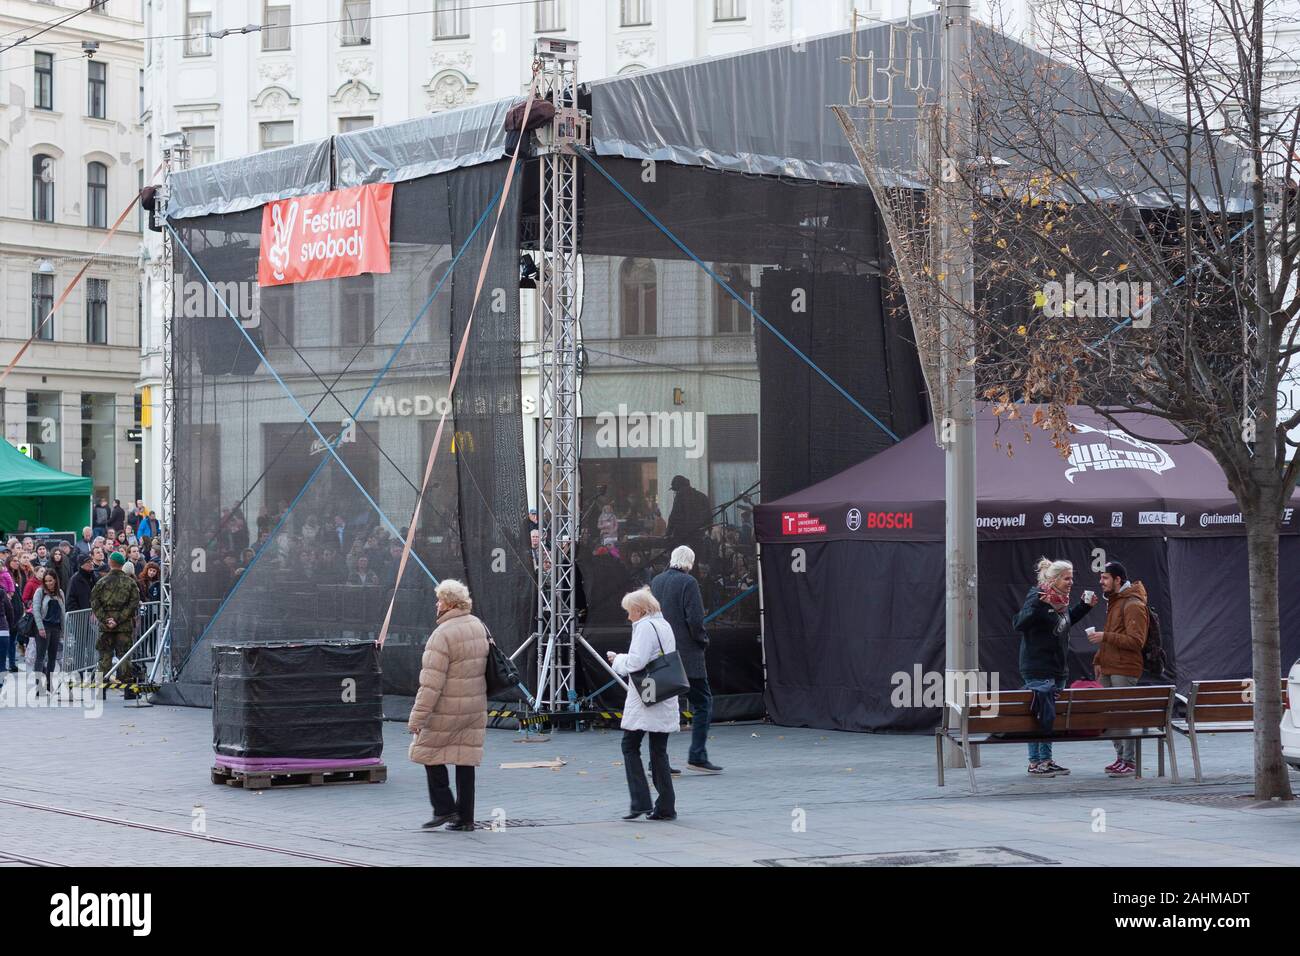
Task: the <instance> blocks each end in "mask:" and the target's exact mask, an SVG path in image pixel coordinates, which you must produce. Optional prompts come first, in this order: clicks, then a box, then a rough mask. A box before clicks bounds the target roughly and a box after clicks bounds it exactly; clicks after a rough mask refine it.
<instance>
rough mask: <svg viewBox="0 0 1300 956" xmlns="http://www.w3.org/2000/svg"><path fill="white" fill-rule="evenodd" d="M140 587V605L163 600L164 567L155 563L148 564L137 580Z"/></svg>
mask: <svg viewBox="0 0 1300 956" xmlns="http://www.w3.org/2000/svg"><path fill="white" fill-rule="evenodd" d="M137 583H138V584H139V586H140V603H142V604H148V603H150V602H153V601H161V600H162V566H161V565H159V564H157V563H156V562H154V561H150V562H149V563H148V564H146V565H145V566H144V568H143V570H141V571H140V576H139V578H137Z"/></svg>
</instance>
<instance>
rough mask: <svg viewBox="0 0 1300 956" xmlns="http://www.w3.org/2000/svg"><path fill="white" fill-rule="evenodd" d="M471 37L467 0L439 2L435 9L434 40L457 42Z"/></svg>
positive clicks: (438, 0)
mask: <svg viewBox="0 0 1300 956" xmlns="http://www.w3.org/2000/svg"><path fill="white" fill-rule="evenodd" d="M467 36H469V16H468V12H467V11H466V9H465V0H437V3H435V4H434V7H433V38H434V39H435V40H457V39H462V38H464V37H467Z"/></svg>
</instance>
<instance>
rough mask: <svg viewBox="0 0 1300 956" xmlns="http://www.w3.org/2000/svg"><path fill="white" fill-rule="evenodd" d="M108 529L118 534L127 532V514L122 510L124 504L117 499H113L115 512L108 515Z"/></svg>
mask: <svg viewBox="0 0 1300 956" xmlns="http://www.w3.org/2000/svg"><path fill="white" fill-rule="evenodd" d="M108 528H109V530H110V531H116V532H121V531H125V530H126V512H125V511H123V510H122V502H121V501H120V500H119V499H117V498H114V499H113V510H112V511H110V512H109V513H108Z"/></svg>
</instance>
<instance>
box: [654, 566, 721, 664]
mask: <svg viewBox="0 0 1300 956" xmlns="http://www.w3.org/2000/svg"><path fill="white" fill-rule="evenodd" d="M650 593H651V594H653V595H654V596H655V600H656V601H658V602H659V607H660V608H661V609H662V610H663V613H664V620H665V621H667V622H668V623H669V624H671V625H672V628H673V639H674V640H675V641H676V642H677V654H678V656H679V657H681V659H682V666H683V667H685V668H686V676H687V677H706V676H708V672H707V670H706V669H705V666H704V652H705V651H706V650H707V649H708V647H709V635H708V633H707V632H706V631H705V630H704V601H703V599H702V598H701V597H700V584H699V582H698V581H696V580H695V578H694V577H692V576H691V575H690V574H688V573H687V572H685V571H681V570H678V569H677V568H669V569H668V570H667V571H665V572H663V573H662V574H659V575H656V576H655V579H654V580H653V581H651V582H650Z"/></svg>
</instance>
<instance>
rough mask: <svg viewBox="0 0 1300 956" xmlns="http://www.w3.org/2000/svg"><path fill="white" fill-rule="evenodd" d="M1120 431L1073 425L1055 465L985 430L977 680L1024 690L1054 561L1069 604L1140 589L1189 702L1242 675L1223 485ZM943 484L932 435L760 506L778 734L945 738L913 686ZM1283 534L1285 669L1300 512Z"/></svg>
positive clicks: (1239, 576)
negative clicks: (1068, 578)
mask: <svg viewBox="0 0 1300 956" xmlns="http://www.w3.org/2000/svg"><path fill="white" fill-rule="evenodd" d="M1116 418H1117V420H1118V421H1120V422H1122V423H1123V425H1124V430H1123V431H1120V430H1117V429H1115V428H1114V426H1112V425H1111V424H1108V423H1107V422H1106V420H1105V419H1103V418H1102V417H1101V416H1099V415H1097V414H1096V413H1095V412H1091V411H1089V410H1087V409H1083V408H1075V409H1072V410H1071V414H1070V421H1071V423H1072V424H1073V425H1074V426H1075V428H1076V429H1077V432H1076V434H1074V435H1073V436H1072V443H1071V448H1070V452H1069V457H1068V458H1063V457H1062V455H1061V452H1060V451H1059V450H1058V449H1057V448H1056V447H1055V446H1054V445H1053V444H1052V442H1051V440H1050V436H1049V435H1048V434H1047V433H1046V432H1043V431H1041V430H1038V429H1036V428H1034V427H1032V426H1030V427H1028V429H1027V430H1026V427H1025V425H1024V422H1023V421H1021V420H1016V421H1003V422H1000V423H999V421H998V419H997V418H996V417H995V416H993V415H992V413H991V412H988V411H987V410H986V411H984V412H982V413H981V414H980V417H979V419H978V423H977V431H978V459H977V479H976V480H977V495H978V503H979V517H978V522H979V531H978V534H979V568H978V573H979V642H980V644H979V649H980V669H981V670H982V671H984V672H986V673H987V674H988V675H989V678H988V679H989V681H990V682H991V681H992V680H993V675H997V681H998V684H997V686H999V687H1001V688H1003V689H1009V688H1014V687H1019V686H1020V683H1021V681H1020V677H1019V674H1018V671H1017V655H1018V651H1019V646H1020V636H1019V634H1017V633H1016V632H1015V631H1013V630H1012V629H1011V618H1012V615H1014V614H1015V612H1016V611H1017V610H1019V608H1020V605H1021V603H1022V602H1023V600H1024V597H1025V594H1026V592H1027V591H1028V589H1029V587H1030V586H1031V585H1032V583H1033V581H1034V577H1033V570H1034V566H1035V564H1036V563H1037V561H1038V559H1039V558H1040V557H1044V556H1045V557H1048V558H1052V559H1058V558H1064V559H1067V560H1070V561H1072V562H1073V563H1074V566H1075V579H1074V580H1075V592H1074V597H1075V599H1076V600H1077V599H1078V596H1079V594H1080V593H1081V592H1082V591H1083V590H1084V589H1086V588H1091V589H1092V590H1094V591H1096V592H1098V593H1100V591H1101V588H1100V586H1099V585H1098V583H1097V572H1098V570H1099V567H1100V564H1099V562H1104V561H1105V560H1118V561H1120V562H1122V563H1123V564H1124V565H1125V567H1126V568H1127V570H1128V572H1129V576H1130V577H1131V578H1133V579H1134V580H1140V581H1142V582H1143V583H1144V584H1145V586H1146V588H1147V593H1148V595H1149V597H1150V602H1151V606H1152V607H1153V608H1154V609H1155V611H1156V613H1157V614H1158V615H1159V616H1160V619H1161V622H1162V625H1163V631H1162V632H1163V635H1164V638H1163V639H1164V646H1165V648H1166V651H1167V654H1168V657H1169V663H1170V665H1171V667H1172V669H1173V676H1174V677H1175V679H1176V681H1177V683H1178V684H1179V685H1180V686H1182V687H1184V688H1186V686H1187V684H1188V683H1189V682H1190V681H1192V680H1198V679H1211V678H1240V677H1249V676H1250V672H1251V666H1250V665H1251V646H1250V619H1249V604H1248V602H1249V589H1248V587H1247V571H1246V568H1247V564H1246V539H1245V536H1244V533H1243V530H1242V525H1241V515H1240V513H1239V509H1238V508H1237V507H1236V504H1235V501H1234V499H1233V497H1232V494H1231V493H1230V492H1229V491H1228V488H1227V484H1226V482H1225V480H1224V478H1223V473H1222V471H1221V470H1220V469H1219V467H1218V465H1217V464H1216V463H1215V462H1214V460H1213V458H1211V457H1210V455H1209V453H1208V452H1206V451H1205V450H1204V449H1202V448H1200V447H1199V446H1196V445H1192V444H1187V443H1185V439H1184V437H1183V436H1182V435H1181V434H1180V433H1179V432H1178V431H1177V430H1176V429H1174V428H1173V426H1171V425H1170V424H1169V423H1168V422H1165V421H1163V420H1161V419H1157V418H1154V417H1151V416H1147V415H1135V414H1124V415H1119V416H1116ZM1026 436H1028V438H1027V437H1026ZM1133 436H1142V438H1135V437H1133ZM1144 439H1153V441H1147V440H1144ZM1179 441H1182V442H1184V443H1182V444H1166V442H1179ZM1008 448H1009V449H1011V452H1012V455H1011V456H1009V455H1008V453H1007V449H1008ZM943 483H944V463H943V451H942V450H941V449H940V448H939V447H938V446H937V445H936V443H935V440H934V434H933V432H932V431H931V430H929V429H926V430H924V431H922V432H918V433H917V434H915V435H912V436H911V437H910V438H908V439H906V440H905V441H903V442H902V443H901V444H899V445H898V446H896V447H894V448H892V449H890V450H889V451H886V452H882V453H881V454H879V455H877V456H876V457H874V458H872V459H871V460H869V461H866V462H864V463H862V464H860V465H856V466H854V467H852V468H850V469H848V470H846V471H844V472H841V473H840V474H838V475H836V476H834V477H833V478H830V479H828V480H826V481H824V482H821V483H819V484H817V485H814V486H812V487H810V488H807V489H805V490H803V491H801V492H799V493H797V494H793V495H790V496H788V497H786V498H782V499H780V500H778V501H773V502H769V503H767V504H764V505H761V506H759V508H758V509H757V515H756V528H757V532H758V537H759V541H760V542H761V543H762V546H763V560H762V573H763V594H764V605H765V611H766V626H765V630H764V642H765V649H766V663H767V705H768V713H769V715H770V716H771V718H772V719H773V720H774V721H775V722H777V723H779V724H785V725H790V726H806V727H820V728H826V729H835V730H855V731H884V732H908V731H925V730H931V729H933V727H934V726H935V725H936V723H937V721H938V718H939V713H940V711H939V708H938V707H937V706H934V703H935V701H934V700H930V701H928V702H927V701H925V699H924V694H923V693H922V690H923V688H921V687H920V686H917V685H919V684H920V683H922V681H923V680H924V678H925V675H934V674H937V675H940V677H941V676H942V674H943V671H944V574H945V572H944V510H945V509H944V492H943ZM1279 519H1280V521H1281V524H1280V528H1281V544H1280V561H1281V581H1282V584H1281V586H1280V587H1279V595H1278V597H1279V600H1280V604H1281V618H1282V654H1283V663H1284V664H1285V665H1289V664H1290V663H1291V661H1292V660H1294V659H1295V658H1296V657H1297V656H1300V623H1298V622H1300V498H1298V499H1297V500H1296V508H1294V509H1288V510H1287V511H1286V512H1285V513H1284V514H1282V515H1281V516H1279ZM1104 621H1105V604H1104V602H1103V603H1102V604H1101V605H1099V607H1097V608H1095V609H1094V610H1093V611H1092V612H1091V613H1090V614H1089V615H1088V617H1086V618H1084V620H1083V621H1081V622H1080V623H1079V624H1078V625H1076V627H1075V628H1074V629H1073V630H1072V631H1071V641H1070V654H1069V664H1070V671H1071V674H1070V676H1071V679H1079V678H1086V677H1090V676H1091V660H1092V648H1091V645H1089V644H1088V643H1087V639H1086V638H1085V636H1084V634H1083V631H1084V629H1085V628H1086V627H1089V626H1095V627H1101V626H1102V625H1103V623H1104ZM899 675H902V676H899ZM918 677H921V678H922V681H918V679H917V678H918ZM933 686H938V685H937V684H935V685H933ZM918 703H920V704H921V706H917V704H918ZM927 703H928V704H929V706H926V704H927ZM900 704H901V706H900ZM940 704H941V699H940Z"/></svg>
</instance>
